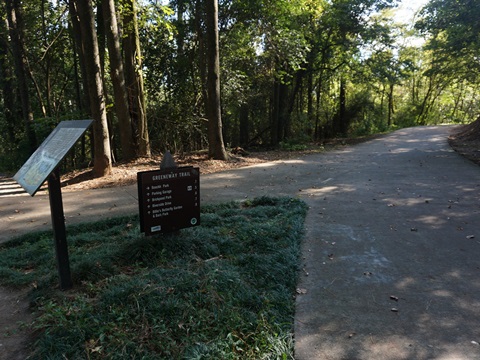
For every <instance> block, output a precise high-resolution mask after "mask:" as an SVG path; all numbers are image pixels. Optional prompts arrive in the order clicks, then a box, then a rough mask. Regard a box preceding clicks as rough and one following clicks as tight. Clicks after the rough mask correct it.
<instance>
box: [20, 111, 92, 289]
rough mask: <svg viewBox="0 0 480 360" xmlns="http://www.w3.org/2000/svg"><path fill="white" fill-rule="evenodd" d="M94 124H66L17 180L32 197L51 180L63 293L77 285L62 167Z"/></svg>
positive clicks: (53, 132) (88, 122) (76, 122)
mask: <svg viewBox="0 0 480 360" xmlns="http://www.w3.org/2000/svg"><path fill="white" fill-rule="evenodd" d="M92 122H93V120H70V121H62V122H61V123H60V124H58V125H57V127H56V128H55V129H54V130H53V131H52V132H51V133H50V135H49V136H48V137H47V138H46V139H45V141H44V142H43V143H42V144H41V145H40V146H39V147H38V149H37V150H36V151H35V152H34V153H33V154H32V156H30V158H29V159H28V160H27V161H26V162H25V164H23V166H22V167H21V168H20V170H18V172H17V173H16V174H15V176H14V177H13V178H14V179H15V180H16V181H17V182H18V183H19V184H20V185H21V186H22V187H23V188H24V189H25V191H26V192H28V193H29V194H30V195H31V196H34V195H35V193H36V192H37V191H38V189H39V188H40V187H41V186H42V184H43V183H44V182H45V180H47V178H48V194H49V198H50V212H51V214H52V226H53V234H54V240H55V253H56V259H57V267H58V273H59V276H60V288H61V289H62V290H67V289H70V288H71V287H72V286H73V284H72V279H71V274H70V261H69V258H68V246H67V235H66V230H65V216H64V213H63V202H62V190H61V183H60V171H59V170H58V165H59V164H60V162H61V161H62V160H63V158H64V157H65V155H67V153H68V152H69V151H70V149H71V148H72V147H73V145H75V143H76V142H77V141H78V139H79V138H80V137H81V136H82V135H83V134H84V133H85V131H86V130H87V129H88V128H89V127H90V125H91V124H92Z"/></svg>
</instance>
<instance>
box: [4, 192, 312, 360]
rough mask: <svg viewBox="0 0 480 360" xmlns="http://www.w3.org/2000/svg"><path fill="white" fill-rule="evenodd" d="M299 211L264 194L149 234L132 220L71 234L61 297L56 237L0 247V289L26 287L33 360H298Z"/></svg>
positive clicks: (300, 206) (292, 202) (35, 236)
mask: <svg viewBox="0 0 480 360" xmlns="http://www.w3.org/2000/svg"><path fill="white" fill-rule="evenodd" d="M306 212H307V206H306V204H305V203H303V202H302V201H300V200H298V199H292V198H271V197H262V198H257V199H254V200H247V201H245V202H242V203H238V202H231V203H225V204H220V205H208V206H203V207H202V214H201V221H202V225H201V226H198V227H195V228H189V229H184V230H182V231H180V232H178V233H172V234H164V235H159V236H154V237H145V236H144V235H143V234H141V233H140V232H139V224H138V217H137V216H130V217H121V218H114V219H110V220H106V221H102V222H97V223H89V224H82V225H77V226H71V227H68V229H67V232H68V242H69V251H70V265H71V270H72V276H73V281H74V284H75V287H74V289H72V290H70V291H67V292H61V291H59V290H58V285H57V282H58V281H57V271H56V269H55V263H54V254H53V253H54V249H53V240H52V234H51V232H40V233H32V234H27V235H24V236H21V237H19V238H16V239H14V240H12V241H10V242H8V243H6V244H2V245H0V283H1V284H2V285H4V286H11V287H17V288H19V287H23V288H25V287H31V288H32V290H31V291H30V300H31V304H32V310H33V311H34V312H35V313H36V318H35V320H34V321H33V323H32V324H30V325H28V326H31V328H32V330H34V332H35V339H34V341H33V346H32V349H31V354H32V355H31V358H32V359H60V358H66V359H126V358H128V359H162V358H164V359H293V317H294V309H295V300H294V298H295V296H294V294H295V286H296V282H297V276H298V269H299V264H300V243H301V240H302V237H303V234H304V220H305V216H306Z"/></svg>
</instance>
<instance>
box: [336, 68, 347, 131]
mask: <svg viewBox="0 0 480 360" xmlns="http://www.w3.org/2000/svg"><path fill="white" fill-rule="evenodd" d="M346 87H347V86H346V82H345V78H344V76H343V75H341V78H340V96H339V104H338V106H339V110H338V130H339V133H340V134H341V135H343V136H345V135H347V131H348V119H347V89H346Z"/></svg>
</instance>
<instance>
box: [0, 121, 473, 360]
mask: <svg viewBox="0 0 480 360" xmlns="http://www.w3.org/2000/svg"><path fill="white" fill-rule="evenodd" d="M449 129H451V128H448V127H417V128H411V129H403V130H399V131H396V132H394V133H392V134H390V135H387V136H384V137H381V138H379V139H376V140H372V141H369V142H367V143H364V144H360V145H356V146H352V147H344V148H342V149H340V150H337V151H332V152H328V153H325V154H315V155H309V156H304V157H301V158H299V159H296V160H288V161H277V162H272V163H267V164H261V165H256V166H251V167H247V168H242V169H237V170H232V171H226V172H222V173H217V174H210V175H205V176H202V177H201V198H202V201H203V202H204V203H206V202H221V201H229V200H243V199H245V198H251V197H255V196H261V195H273V196H281V195H288V196H297V197H300V198H301V199H303V200H305V201H306V202H307V203H308V204H309V206H310V211H309V214H308V216H307V220H306V226H307V231H306V239H305V242H304V247H303V259H302V271H301V272H300V274H299V277H300V282H299V285H298V288H299V289H298V290H299V293H300V294H299V295H297V312H296V319H295V339H296V345H295V351H296V359H298V360H312V359H320V360H323V359H325V360H327V359H332V360H341V359H344V360H357V359H358V360H363V359H365V360H375V359H379V360H380V359H381V360H387V359H392V360H400V359H419V360H421V359H450V360H452V359H456V360H463V359H465V360H467V359H477V358H478V359H480V345H478V344H479V343H480V332H479V331H478V324H479V323H480V277H479V275H480V260H479V259H480V222H479V221H478V219H479V214H480V196H479V190H480V167H478V166H476V165H474V164H472V163H470V162H468V161H467V160H464V159H463V158H462V157H460V156H458V155H457V154H456V153H454V152H453V151H452V150H451V149H450V148H449V147H448V144H447V136H448V131H449ZM64 208H65V216H66V219H67V224H68V223H75V222H79V221H88V220H92V219H98V218H99V217H108V216H114V215H118V214H122V213H129V212H136V211H137V201H136V187H125V188H117V189H102V190H95V191H84V192H70V193H69V192H65V193H64ZM49 217H50V215H49V207H48V197H47V196H46V195H37V196H35V198H30V197H28V196H23V197H22V196H11V197H0V221H1V222H0V225H1V226H2V228H3V230H2V232H1V233H0V242H1V241H4V240H5V239H6V238H8V237H10V236H12V235H14V234H19V233H22V232H24V231H27V230H32V229H42V228H49V227H50V225H49V224H50V218H49ZM0 295H2V292H1V291H0ZM0 325H1V324H0ZM0 342H1V341H0ZM0 354H2V352H1V351H0ZM1 358H2V357H1V356H0V359H1Z"/></svg>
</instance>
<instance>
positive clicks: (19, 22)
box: [6, 0, 37, 153]
mask: <svg viewBox="0 0 480 360" xmlns="http://www.w3.org/2000/svg"><path fill="white" fill-rule="evenodd" d="M21 6H22V4H21V1H20V0H6V8H7V18H8V23H9V29H10V38H11V43H12V52H13V57H14V61H15V75H16V77H17V82H18V89H19V92H20V101H21V103H22V116H23V121H24V124H25V132H26V135H27V141H28V146H29V149H30V152H31V153H33V152H34V151H35V150H36V148H37V137H36V135H35V130H34V129H33V113H32V109H31V105H30V95H29V91H28V84H27V59H26V56H25V48H24V46H25V45H24V34H23V29H24V23H23V16H22V7H21Z"/></svg>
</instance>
